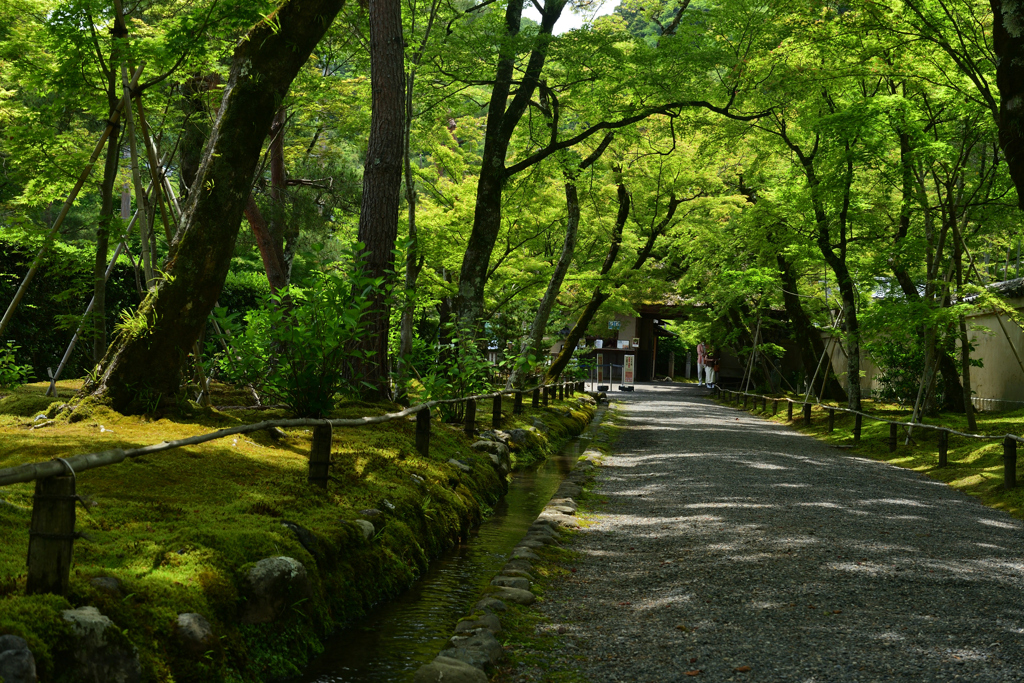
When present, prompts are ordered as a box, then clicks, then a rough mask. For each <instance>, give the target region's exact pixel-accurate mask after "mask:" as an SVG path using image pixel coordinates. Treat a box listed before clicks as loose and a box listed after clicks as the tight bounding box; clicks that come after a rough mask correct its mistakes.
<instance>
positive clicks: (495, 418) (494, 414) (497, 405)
mask: <svg viewBox="0 0 1024 683" xmlns="http://www.w3.org/2000/svg"><path fill="white" fill-rule="evenodd" d="M491 429H501V394H495V395H494V407H493V409H492V410H491Z"/></svg>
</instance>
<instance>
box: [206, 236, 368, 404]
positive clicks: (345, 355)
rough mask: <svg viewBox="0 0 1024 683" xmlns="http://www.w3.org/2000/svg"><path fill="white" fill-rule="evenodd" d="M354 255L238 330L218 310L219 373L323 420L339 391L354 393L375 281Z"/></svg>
mask: <svg viewBox="0 0 1024 683" xmlns="http://www.w3.org/2000/svg"><path fill="white" fill-rule="evenodd" d="M361 248H362V247H361V245H357V246H356V249H361ZM356 253H357V252H352V253H350V254H349V256H348V258H347V259H346V260H345V261H343V262H340V263H334V264H331V265H329V266H327V267H325V268H323V269H321V270H317V271H314V272H313V273H312V274H311V275H310V277H309V279H308V280H307V281H305V282H303V283H301V284H292V285H289V286H288V287H285V288H283V289H281V290H279V291H277V292H275V293H274V294H272V295H271V296H269V297H267V299H265V301H264V303H263V304H262V305H261V306H260V307H259V308H258V309H256V310H254V311H250V312H249V314H248V315H246V317H245V319H246V322H247V325H246V327H245V330H244V331H239V329H238V325H237V317H238V314H237V313H236V314H229V313H227V312H226V311H225V310H224V309H218V310H217V311H216V312H215V317H216V318H217V320H218V322H219V323H220V325H221V327H222V329H223V330H224V335H223V337H222V339H223V341H224V342H225V344H227V346H228V350H227V351H225V352H222V353H221V354H218V356H217V357H216V358H215V363H216V365H217V367H218V369H219V370H220V371H221V372H222V375H221V376H222V377H225V378H227V379H229V380H231V381H234V382H245V383H250V384H253V385H256V386H258V387H259V388H260V389H261V390H262V391H263V392H264V393H266V394H267V395H268V396H270V397H271V398H273V399H275V400H276V401H279V402H281V403H284V404H285V405H286V406H288V408H289V410H290V411H291V412H292V413H294V414H295V415H298V416H302V417H322V416H323V415H326V414H327V413H328V412H330V411H331V410H332V409H333V408H334V405H335V402H336V400H337V395H338V394H339V393H348V394H356V393H358V392H359V390H360V388H361V386H360V383H359V380H358V365H359V362H360V361H361V360H363V359H364V358H366V357H367V356H368V353H367V352H366V351H365V350H364V349H362V348H360V346H361V344H362V342H364V341H365V340H366V339H367V334H368V332H367V331H366V330H365V329H364V328H363V326H362V324H361V323H362V318H363V315H364V314H365V313H366V311H367V310H369V308H370V305H371V302H372V299H373V297H374V296H376V295H377V294H378V293H379V291H380V286H381V281H380V280H379V279H374V278H370V277H368V276H367V275H366V274H365V267H364V263H363V260H362V259H361V257H359V256H357V255H356Z"/></svg>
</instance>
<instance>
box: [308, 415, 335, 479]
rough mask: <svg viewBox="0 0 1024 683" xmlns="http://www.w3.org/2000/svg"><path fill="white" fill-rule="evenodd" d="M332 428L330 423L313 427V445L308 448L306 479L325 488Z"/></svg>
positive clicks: (332, 434) (332, 433) (328, 469)
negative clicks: (307, 472)
mask: <svg viewBox="0 0 1024 683" xmlns="http://www.w3.org/2000/svg"><path fill="white" fill-rule="evenodd" d="M333 436H334V428H333V427H331V423H330V422H328V423H327V424H323V425H319V426H317V427H313V445H312V446H311V447H310V449H309V477H308V479H307V481H308V482H309V483H310V484H312V485H313V486H319V487H320V488H322V489H325V488H327V478H328V476H330V471H331V438H332V437H333Z"/></svg>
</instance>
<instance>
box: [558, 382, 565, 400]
mask: <svg viewBox="0 0 1024 683" xmlns="http://www.w3.org/2000/svg"><path fill="white" fill-rule="evenodd" d="M558 400H559V401H564V400H565V385H564V384H559V385H558Z"/></svg>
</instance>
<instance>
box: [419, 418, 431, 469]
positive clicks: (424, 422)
mask: <svg viewBox="0 0 1024 683" xmlns="http://www.w3.org/2000/svg"><path fill="white" fill-rule="evenodd" d="M416 450H418V451H419V452H420V455H422V456H423V457H424V458H429V457H430V408H424V409H423V410H421V411H419V412H418V413H416Z"/></svg>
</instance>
